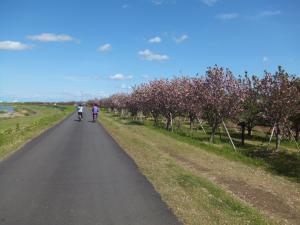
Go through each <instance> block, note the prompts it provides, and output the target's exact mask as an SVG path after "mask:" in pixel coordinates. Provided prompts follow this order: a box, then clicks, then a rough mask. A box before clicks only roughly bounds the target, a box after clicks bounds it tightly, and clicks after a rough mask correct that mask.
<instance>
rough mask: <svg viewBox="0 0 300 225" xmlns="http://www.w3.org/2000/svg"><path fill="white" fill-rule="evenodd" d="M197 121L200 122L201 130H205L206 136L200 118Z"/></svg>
mask: <svg viewBox="0 0 300 225" xmlns="http://www.w3.org/2000/svg"><path fill="white" fill-rule="evenodd" d="M197 120H198V122H199V123H200V126H201V128H202V130H203V132H204V134H206V131H205V130H204V127H203V126H202V121H201V120H199V118H198V117H197Z"/></svg>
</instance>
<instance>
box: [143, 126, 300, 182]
mask: <svg viewBox="0 0 300 225" xmlns="http://www.w3.org/2000/svg"><path fill="white" fill-rule="evenodd" d="M145 125H146V126H147V127H149V128H151V129H155V130H156V131H159V132H161V133H163V134H165V135H168V136H170V137H172V138H175V139H177V140H179V141H182V142H185V143H188V144H192V145H194V146H197V147H200V148H202V149H204V150H206V151H209V152H213V153H214V154H217V155H221V156H223V157H226V158H228V159H230V160H235V161H241V162H243V163H245V164H248V165H255V166H260V167H262V168H264V169H266V170H268V171H271V172H273V173H275V174H280V175H284V176H286V177H289V178H290V179H291V180H293V181H296V182H300V153H299V152H297V150H296V146H294V148H292V151H288V150H287V148H286V147H287V146H290V147H291V146H292V144H294V143H290V142H284V147H283V148H284V149H285V150H284V151H280V152H274V151H267V150H266V148H267V145H266V143H265V144H264V145H261V140H260V142H259V141H257V140H255V139H256V138H257V136H254V137H253V138H252V140H246V144H245V146H241V145H240V144H239V139H238V138H235V144H236V146H237V149H238V151H233V148H232V146H231V145H230V143H229V140H228V138H227V136H226V134H224V133H222V140H219V138H218V137H216V140H215V144H211V143H209V142H208V139H209V136H208V135H206V134H204V133H203V132H202V131H192V132H191V131H190V130H188V129H180V130H175V131H174V132H169V131H167V130H166V129H164V128H157V127H153V125H152V122H151V121H146V123H145ZM206 130H209V129H208V127H206ZM230 133H231V134H233V136H237V137H238V136H239V134H238V133H236V132H234V131H231V132H230ZM255 135H257V132H256V134H255ZM260 135H261V133H260ZM251 142H255V144H250V143H251Z"/></svg>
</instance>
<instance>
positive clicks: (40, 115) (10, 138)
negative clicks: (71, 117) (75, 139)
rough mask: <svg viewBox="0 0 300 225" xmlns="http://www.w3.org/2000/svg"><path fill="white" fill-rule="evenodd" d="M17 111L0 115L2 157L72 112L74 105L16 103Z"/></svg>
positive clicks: (0, 150)
mask: <svg viewBox="0 0 300 225" xmlns="http://www.w3.org/2000/svg"><path fill="white" fill-rule="evenodd" d="M13 106H14V109H15V112H14V113H13V114H11V115H6V116H5V117H0V159H2V158H4V157H5V156H7V155H9V154H10V153H12V152H13V151H15V150H17V149H18V148H19V147H20V146H22V145H23V144H24V143H26V142H27V141H28V140H30V139H32V138H33V137H36V136H37V135H39V134H40V133H41V132H43V131H44V130H45V129H47V128H49V127H51V126H53V125H54V124H55V123H57V122H58V121H60V120H61V119H62V118H64V117H65V116H67V115H68V114H70V113H71V112H72V111H73V110H74V108H73V107H72V106H52V105H51V106H50V105H48V106H47V105H27V104H14V105H13Z"/></svg>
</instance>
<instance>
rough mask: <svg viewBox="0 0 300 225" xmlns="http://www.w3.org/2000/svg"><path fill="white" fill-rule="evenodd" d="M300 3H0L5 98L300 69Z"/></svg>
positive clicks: (60, 96)
mask: <svg viewBox="0 0 300 225" xmlns="http://www.w3.org/2000/svg"><path fill="white" fill-rule="evenodd" d="M299 10H300V1H298V0H252V1H244V0H127V1H126V0H107V1H104V0H103V1H99V0H94V1H92V0H84V1H83V0H82V1H79V0H78V1H73V0H65V1H63V0H48V1H46V0H26V1H25V0H24V1H22V0H19V1H16V0H1V1H0V27H1V29H0V101H31V100H37V101H60V100H61V101H65V100H73V99H74V100H84V99H89V98H94V97H104V96H107V95H110V94H112V93H116V92H130V89H131V87H132V86H134V85H136V84H140V83H142V82H146V81H148V80H151V79H155V78H161V77H166V78H171V77H173V76H175V75H195V74H204V73H205V70H206V68H207V67H208V66H212V65H214V64H218V65H220V66H224V67H228V68H230V69H231V70H232V71H233V72H234V74H236V75H239V74H243V72H244V71H245V70H247V71H248V72H249V73H250V74H257V75H259V74H262V73H263V71H264V70H268V71H271V72H274V71H275V70H276V68H277V66H278V65H282V66H283V67H284V68H285V69H286V70H287V71H288V72H290V73H293V74H299V72H300V42H299V40H300V23H299V21H300V13H299Z"/></svg>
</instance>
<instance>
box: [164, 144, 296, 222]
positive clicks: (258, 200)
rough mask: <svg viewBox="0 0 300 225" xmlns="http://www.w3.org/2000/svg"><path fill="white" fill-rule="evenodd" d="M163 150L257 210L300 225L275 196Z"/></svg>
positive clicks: (286, 205) (290, 211)
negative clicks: (210, 178)
mask: <svg viewBox="0 0 300 225" xmlns="http://www.w3.org/2000/svg"><path fill="white" fill-rule="evenodd" d="M163 150H164V151H165V152H167V153H168V154H169V155H170V156H171V157H173V158H174V159H176V160H178V161H179V162H181V163H183V164H184V165H186V166H188V167H190V168H193V169H195V170H197V171H199V172H201V173H205V174H207V173H209V174H210V175H213V177H215V179H214V180H213V182H216V183H218V184H219V185H222V186H225V187H226V189H227V190H229V191H230V192H232V193H233V194H234V195H235V196H237V197H238V198H240V199H242V200H244V201H245V202H247V203H248V204H250V205H252V206H254V207H256V208H257V209H260V210H263V211H265V212H266V213H268V214H273V215H277V216H279V217H280V218H282V219H283V221H284V223H287V224H299V225H300V215H299V214H297V213H296V212H295V210H293V208H291V207H290V206H289V205H288V204H286V203H285V202H284V201H283V200H282V199H281V198H280V197H279V196H276V195H275V194H273V193H271V192H269V191H267V190H264V189H262V188H259V187H253V186H251V185H249V184H248V183H246V182H245V181H243V180H235V179H232V178H230V177H228V176H226V177H225V176H220V175H219V174H216V173H214V172H213V171H212V170H211V169H209V168H206V167H204V166H201V165H199V164H198V163H196V162H193V161H191V160H189V159H187V158H185V157H184V156H182V155H179V154H178V153H176V152H175V151H173V150H171V149H168V148H164V149H163Z"/></svg>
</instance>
